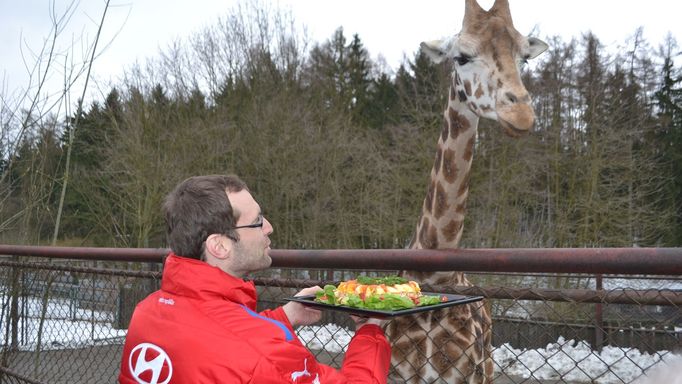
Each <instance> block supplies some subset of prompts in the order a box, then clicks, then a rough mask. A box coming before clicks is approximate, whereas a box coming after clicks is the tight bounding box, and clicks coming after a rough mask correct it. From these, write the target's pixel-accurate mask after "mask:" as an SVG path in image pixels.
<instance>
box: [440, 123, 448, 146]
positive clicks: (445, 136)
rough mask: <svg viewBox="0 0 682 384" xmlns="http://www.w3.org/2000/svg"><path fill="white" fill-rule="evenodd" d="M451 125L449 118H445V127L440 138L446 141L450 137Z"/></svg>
mask: <svg viewBox="0 0 682 384" xmlns="http://www.w3.org/2000/svg"><path fill="white" fill-rule="evenodd" d="M449 125H450V123H449V122H448V119H443V129H441V131H440V138H441V140H442V141H445V140H447V138H448V133H449V132H450V128H449Z"/></svg>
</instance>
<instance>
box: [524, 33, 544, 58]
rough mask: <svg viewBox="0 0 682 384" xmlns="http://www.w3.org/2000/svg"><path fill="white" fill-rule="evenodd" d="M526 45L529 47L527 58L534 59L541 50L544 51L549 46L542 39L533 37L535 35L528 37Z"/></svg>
mask: <svg viewBox="0 0 682 384" xmlns="http://www.w3.org/2000/svg"><path fill="white" fill-rule="evenodd" d="M528 47H529V50H530V51H529V52H528V58H529V59H534V58H536V57H538V56H539V55H540V54H541V53H542V52H544V51H546V50H547V48H549V45H547V43H545V42H544V41H542V40H540V39H538V38H535V37H529V38H528Z"/></svg>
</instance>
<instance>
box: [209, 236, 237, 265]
mask: <svg viewBox="0 0 682 384" xmlns="http://www.w3.org/2000/svg"><path fill="white" fill-rule="evenodd" d="M232 246H233V242H232V240H230V239H229V238H228V237H227V236H224V235H218V234H215V233H214V234H212V235H209V236H208V237H207V238H206V243H205V247H204V248H205V252H206V260H207V261H208V260H209V257H213V258H216V259H219V260H225V259H227V258H229V257H230V255H231V254H232Z"/></svg>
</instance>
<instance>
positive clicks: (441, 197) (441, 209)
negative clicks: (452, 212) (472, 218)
mask: <svg viewBox="0 0 682 384" xmlns="http://www.w3.org/2000/svg"><path fill="white" fill-rule="evenodd" d="M447 197H448V196H447V192H445V187H443V183H441V182H436V195H435V196H434V201H433V217H434V218H436V219H440V218H441V217H442V216H443V214H445V211H447V210H448V208H450V204H448V201H447ZM431 229H433V233H434V234H433V235H432V234H429V237H430V238H434V240H435V239H437V238H438V235H437V233H436V228H435V227H432V228H431ZM434 243H437V240H436V241H434ZM433 248H435V247H433Z"/></svg>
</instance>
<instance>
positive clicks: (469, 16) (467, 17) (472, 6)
mask: <svg viewBox="0 0 682 384" xmlns="http://www.w3.org/2000/svg"><path fill="white" fill-rule="evenodd" d="M482 13H485V9H483V8H481V6H480V5H479V4H478V1H476V0H466V4H465V6H464V22H463V24H466V23H467V22H468V21H471V20H476V19H478V18H479V15H480V14H482Z"/></svg>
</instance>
